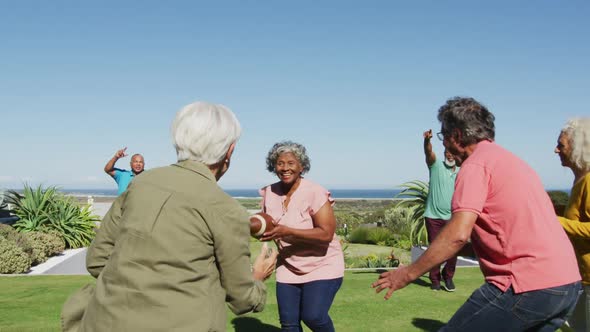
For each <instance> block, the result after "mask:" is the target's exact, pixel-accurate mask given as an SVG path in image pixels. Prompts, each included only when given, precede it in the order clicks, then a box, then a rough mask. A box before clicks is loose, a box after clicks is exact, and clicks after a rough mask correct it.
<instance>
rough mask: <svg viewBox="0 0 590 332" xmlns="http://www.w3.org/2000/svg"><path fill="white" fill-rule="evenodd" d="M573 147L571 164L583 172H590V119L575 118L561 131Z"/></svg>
mask: <svg viewBox="0 0 590 332" xmlns="http://www.w3.org/2000/svg"><path fill="white" fill-rule="evenodd" d="M561 132H562V133H565V134H566V135H567V137H568V139H569V142H570V144H571V147H572V154H571V157H570V158H571V162H572V163H573V164H574V165H575V166H576V167H578V168H579V169H581V170H584V171H589V170H590V118H574V119H570V120H569V121H568V122H566V124H565V126H563V128H562V129H561Z"/></svg>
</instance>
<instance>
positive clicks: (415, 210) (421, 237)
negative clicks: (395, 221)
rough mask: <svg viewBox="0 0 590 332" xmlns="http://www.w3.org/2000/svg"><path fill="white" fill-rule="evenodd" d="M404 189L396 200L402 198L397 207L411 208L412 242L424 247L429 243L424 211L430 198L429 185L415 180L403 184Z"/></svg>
mask: <svg viewBox="0 0 590 332" xmlns="http://www.w3.org/2000/svg"><path fill="white" fill-rule="evenodd" d="M400 187H402V188H404V189H403V190H402V191H401V192H400V193H399V194H397V195H396V196H395V198H402V199H401V200H400V201H398V203H397V204H396V207H406V208H411V209H412V210H411V213H410V216H409V217H408V218H409V224H410V241H411V242H412V245H423V244H427V243H428V234H427V233H426V225H425V223H424V210H425V208H426V198H427V197H428V183H427V182H424V181H420V180H414V181H410V182H406V183H404V184H402V185H401V186H400Z"/></svg>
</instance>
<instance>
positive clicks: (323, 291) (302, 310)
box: [277, 278, 342, 332]
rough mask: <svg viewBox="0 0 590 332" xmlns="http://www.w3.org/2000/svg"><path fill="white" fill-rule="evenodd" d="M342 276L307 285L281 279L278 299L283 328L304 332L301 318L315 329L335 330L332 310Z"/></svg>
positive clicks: (278, 287) (322, 331)
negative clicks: (330, 313)
mask: <svg viewBox="0 0 590 332" xmlns="http://www.w3.org/2000/svg"><path fill="white" fill-rule="evenodd" d="M341 285H342V278H336V279H330V280H317V281H311V282H306V283H303V284H285V283H281V282H277V302H278V305H279V318H280V320H281V331H288V332H291V331H293V332H301V331H303V329H302V327H301V321H303V322H304V323H305V325H307V327H309V328H310V329H311V330H312V331H314V332H324V331H325V332H333V331H334V324H333V323H332V319H331V318H330V316H329V315H328V310H330V306H331V305H332V301H334V297H335V296H336V292H337V291H338V289H340V286H341Z"/></svg>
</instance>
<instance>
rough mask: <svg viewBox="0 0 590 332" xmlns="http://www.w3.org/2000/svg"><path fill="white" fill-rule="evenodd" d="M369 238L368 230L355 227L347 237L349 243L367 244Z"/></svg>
mask: <svg viewBox="0 0 590 332" xmlns="http://www.w3.org/2000/svg"><path fill="white" fill-rule="evenodd" d="M368 238H369V229H368V228H367V227H357V228H355V229H354V230H353V231H352V232H351V233H350V236H348V241H349V242H350V243H367V241H368Z"/></svg>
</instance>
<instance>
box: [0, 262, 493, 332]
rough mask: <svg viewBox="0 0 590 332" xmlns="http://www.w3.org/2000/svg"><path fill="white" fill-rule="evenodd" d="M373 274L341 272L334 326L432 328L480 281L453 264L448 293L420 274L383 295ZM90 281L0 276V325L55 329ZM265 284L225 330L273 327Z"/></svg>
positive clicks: (271, 292)
mask: <svg viewBox="0 0 590 332" xmlns="http://www.w3.org/2000/svg"><path fill="white" fill-rule="evenodd" d="M377 277H378V274H377V273H375V272H359V271H347V272H346V275H345V277H344V283H343V285H342V288H341V289H340V291H339V292H338V294H337V295H336V299H335V301H334V304H333V305H332V308H331V310H330V315H331V317H332V319H333V321H334V324H335V326H336V330H337V331H339V332H346V331H435V330H437V329H438V328H439V327H440V326H442V324H444V323H445V322H446V321H447V320H448V319H449V318H450V317H451V316H452V315H453V313H454V312H455V310H457V309H458V308H459V306H461V304H463V302H465V300H466V299H467V297H469V295H470V294H471V292H473V290H475V289H476V288H477V287H479V286H480V285H481V284H482V283H483V277H482V275H481V272H480V271H479V269H478V268H459V269H457V273H456V276H455V284H456V285H457V291H456V292H454V293H447V292H445V291H439V292H433V291H431V290H430V288H429V282H428V279H427V278H426V277H422V278H421V279H418V281H416V282H415V283H413V284H411V285H409V286H408V287H407V288H405V289H403V290H400V291H398V292H396V293H394V295H393V297H392V298H391V299H390V300H388V301H385V300H384V299H383V296H384V293H381V294H375V292H374V290H373V289H372V288H370V284H371V283H372V282H373V281H375V280H376V279H377ZM92 281H93V279H92V278H91V277H89V276H30V277H0V322H1V323H0V324H1V325H0V331H2V332H8V331H11V332H12V331H14V332H16V331H19V332H20V331H59V312H60V310H61V306H62V305H63V303H64V302H65V300H66V298H67V297H68V296H69V295H70V294H71V293H73V292H74V291H76V290H77V289H79V288H80V287H82V286H83V285H85V284H86V283H88V282H92ZM267 286H268V298H267V305H266V308H265V310H264V311H263V312H261V313H256V314H248V315H245V316H239V317H236V316H235V315H233V314H232V313H231V312H229V310H228V313H229V314H228V323H227V330H228V331H241V332H246V331H258V332H265V331H266V332H274V331H279V328H280V324H279V320H278V312H277V303H276V298H275V286H274V280H272V279H271V280H268V281H267ZM196 310H198V308H196ZM306 331H309V330H307V329H306Z"/></svg>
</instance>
